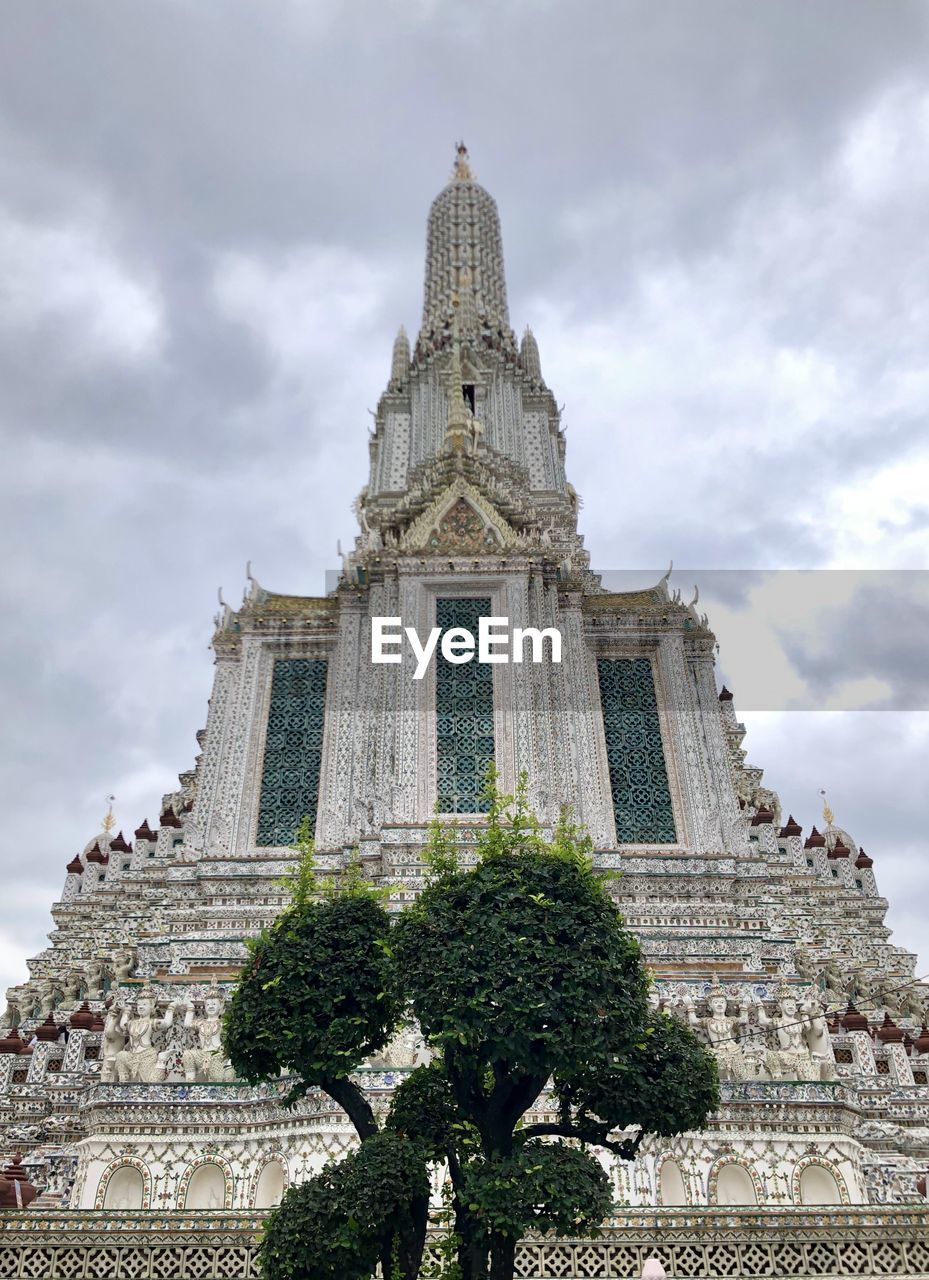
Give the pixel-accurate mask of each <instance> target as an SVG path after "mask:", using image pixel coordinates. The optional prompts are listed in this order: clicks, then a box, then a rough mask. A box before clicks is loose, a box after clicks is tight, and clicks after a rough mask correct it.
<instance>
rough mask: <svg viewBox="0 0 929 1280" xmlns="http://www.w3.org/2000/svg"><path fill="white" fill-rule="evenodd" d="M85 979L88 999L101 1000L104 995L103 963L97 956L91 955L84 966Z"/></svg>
mask: <svg viewBox="0 0 929 1280" xmlns="http://www.w3.org/2000/svg"><path fill="white" fill-rule="evenodd" d="M84 979H85V983H86V987H87V999H88V1000H99V999H100V997H101V996H102V995H103V964H102V963H101V961H100V960H99V959H98V958H97V957H96V956H91V958H90V959H89V960H88V961H87V963H86V965H85V966H84Z"/></svg>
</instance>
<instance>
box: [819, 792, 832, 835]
mask: <svg viewBox="0 0 929 1280" xmlns="http://www.w3.org/2000/svg"><path fill="white" fill-rule="evenodd" d="M819 794H820V795H821V796H822V798H823V820H824V821H825V823H826V826H827V827H831V826H832V824H833V822H834V821H835V814H834V813H833V812H832V808H831V806H830V804H829V801H828V800H827V799H826V793H825V791H820V793H819Z"/></svg>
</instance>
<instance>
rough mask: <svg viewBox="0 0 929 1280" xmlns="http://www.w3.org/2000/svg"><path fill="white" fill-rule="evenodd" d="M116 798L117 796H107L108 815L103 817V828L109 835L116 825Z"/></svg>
mask: <svg viewBox="0 0 929 1280" xmlns="http://www.w3.org/2000/svg"><path fill="white" fill-rule="evenodd" d="M115 799H116V797H115V796H107V797H106V803H107V811H106V817H105V818H104V819H103V824H102V826H101V830H103V831H105V832H106V833H107V835H109V833H110V832H111V831H112V830H113V828H114V827H115V826H116V819H115V818H114V817H113V801H114V800H115Z"/></svg>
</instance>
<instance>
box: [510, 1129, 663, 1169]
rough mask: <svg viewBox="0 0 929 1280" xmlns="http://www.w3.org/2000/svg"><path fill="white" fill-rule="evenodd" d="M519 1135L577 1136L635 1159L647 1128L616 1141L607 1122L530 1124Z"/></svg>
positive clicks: (584, 1140) (583, 1140)
mask: <svg viewBox="0 0 929 1280" xmlns="http://www.w3.org/2000/svg"><path fill="white" fill-rule="evenodd" d="M519 1136H520V1137H521V1138H523V1139H526V1140H528V1139H529V1138H542V1137H555V1138H577V1139H578V1141H580V1142H590V1143H592V1144H593V1145H594V1146H597V1147H606V1149H607V1150H608V1151H614V1152H615V1153H616V1154H617V1155H618V1156H620V1157H621V1158H622V1159H623V1160H634V1159H635V1156H636V1152H637V1151H638V1149H639V1147H640V1146H641V1145H642V1140H643V1138H644V1137H645V1130H644V1129H640V1130H639V1132H638V1133H637V1134H636V1136H635V1137H634V1138H623V1140H622V1141H621V1142H616V1141H614V1140H612V1139H611V1138H610V1130H609V1129H608V1128H607V1127H606V1125H605V1124H594V1123H592V1122H591V1123H587V1124H576V1123H575V1124H530V1125H527V1126H526V1128H525V1129H520V1131H519Z"/></svg>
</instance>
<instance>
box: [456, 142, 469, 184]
mask: <svg viewBox="0 0 929 1280" xmlns="http://www.w3.org/2000/svg"><path fill="white" fill-rule="evenodd" d="M455 150H456V151H457V152H458V159H457V160H456V161H455V168H454V171H453V173H452V177H453V178H454V179H455V181H456V182H473V181H474V174H473V173H472V172H471V164H470V161H469V159H468V148H467V147H466V146H465V144H464V143H463V142H459V143H458V144H457V146H456V148H455Z"/></svg>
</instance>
